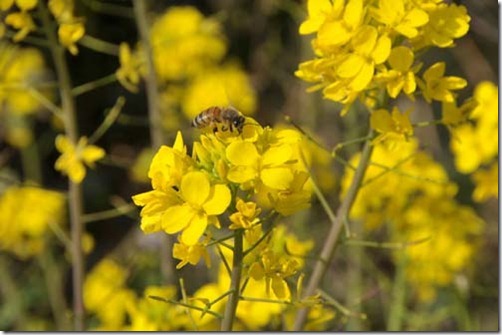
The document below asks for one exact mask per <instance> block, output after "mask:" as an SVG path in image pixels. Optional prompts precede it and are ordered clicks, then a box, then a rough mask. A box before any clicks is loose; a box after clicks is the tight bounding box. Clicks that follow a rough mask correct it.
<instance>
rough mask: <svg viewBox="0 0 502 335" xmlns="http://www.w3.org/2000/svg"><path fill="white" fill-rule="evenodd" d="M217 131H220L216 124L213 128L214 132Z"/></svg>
mask: <svg viewBox="0 0 502 335" xmlns="http://www.w3.org/2000/svg"><path fill="white" fill-rule="evenodd" d="M217 131H218V127H217V126H214V128H213V134H214V133H216V132H217Z"/></svg>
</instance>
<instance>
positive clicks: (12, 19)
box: [5, 12, 36, 42]
mask: <svg viewBox="0 0 502 335" xmlns="http://www.w3.org/2000/svg"><path fill="white" fill-rule="evenodd" d="M5 23H6V24H8V25H9V26H12V27H13V28H14V29H17V30H19V31H18V32H17V33H16V35H14V38H13V40H14V42H19V41H21V40H22V39H24V38H25V37H26V36H27V35H28V34H29V33H30V32H31V31H33V30H35V28H36V26H35V22H33V19H32V18H31V15H30V14H28V13H27V12H16V13H11V14H9V15H7V17H6V18H5Z"/></svg>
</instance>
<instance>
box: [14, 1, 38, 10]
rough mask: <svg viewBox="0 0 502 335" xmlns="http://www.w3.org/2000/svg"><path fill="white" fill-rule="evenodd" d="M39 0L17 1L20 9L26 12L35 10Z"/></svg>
mask: <svg viewBox="0 0 502 335" xmlns="http://www.w3.org/2000/svg"><path fill="white" fill-rule="evenodd" d="M37 2H38V0H16V5H17V6H18V7H19V9H21V10H23V11H26V10H30V9H33V8H35V6H36V5H37Z"/></svg>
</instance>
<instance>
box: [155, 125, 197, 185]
mask: <svg viewBox="0 0 502 335" xmlns="http://www.w3.org/2000/svg"><path fill="white" fill-rule="evenodd" d="M186 151H187V150H186V146H185V144H184V142H183V136H182V134H181V132H180V131H178V133H177V134H176V139H175V141H174V144H173V146H172V148H171V147H168V146H165V145H163V146H161V147H160V149H159V151H157V153H156V154H155V156H153V160H152V163H151V165H150V169H149V170H148V178H150V179H151V180H152V187H153V188H154V189H156V190H161V191H166V190H168V189H171V188H172V187H175V188H178V189H179V187H180V184H181V178H182V177H183V176H184V175H185V174H186V173H187V172H188V171H189V170H190V169H191V168H192V166H193V165H194V162H193V161H192V159H191V158H190V157H189V156H187V153H186Z"/></svg>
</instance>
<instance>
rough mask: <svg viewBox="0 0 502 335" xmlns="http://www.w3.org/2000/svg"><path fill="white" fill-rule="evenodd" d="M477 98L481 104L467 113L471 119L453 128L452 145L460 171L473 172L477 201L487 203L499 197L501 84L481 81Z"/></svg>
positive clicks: (477, 101)
mask: <svg viewBox="0 0 502 335" xmlns="http://www.w3.org/2000/svg"><path fill="white" fill-rule="evenodd" d="M474 101H475V102H476V103H477V106H476V107H475V108H474V109H471V112H470V113H469V114H468V115H467V116H468V119H469V122H464V123H462V124H460V125H458V126H456V127H453V128H452V130H451V132H452V134H451V135H452V136H451V141H450V147H451V150H452V152H453V154H454V157H455V167H456V168H457V170H458V171H460V172H462V173H466V174H471V173H472V180H473V181H474V183H475V184H476V189H475V190H474V193H473V199H474V201H476V202H483V201H485V200H487V199H488V198H490V197H495V198H498V87H497V86H496V85H494V84H493V83H491V82H482V83H480V84H479V85H478V86H477V87H476V89H475V91H474ZM459 109H460V108H459ZM459 109H455V110H459Z"/></svg>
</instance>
